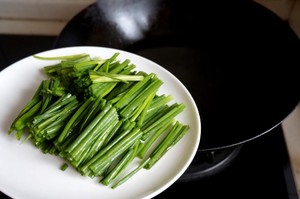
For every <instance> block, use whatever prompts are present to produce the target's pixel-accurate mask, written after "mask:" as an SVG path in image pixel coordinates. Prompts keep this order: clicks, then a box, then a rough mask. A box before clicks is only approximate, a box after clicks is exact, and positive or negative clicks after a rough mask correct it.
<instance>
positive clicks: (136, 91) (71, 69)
mask: <svg viewBox="0 0 300 199" xmlns="http://www.w3.org/2000/svg"><path fill="white" fill-rule="evenodd" d="M118 55H119V53H115V54H113V55H112V56H111V57H110V58H108V59H102V58H99V57H96V58H92V57H91V56H90V55H89V54H86V53H82V54H74V55H70V56H60V57H40V56H34V57H35V58H37V59H42V60H58V63H57V64H54V65H48V66H45V67H43V71H44V73H45V74H46V75H47V77H48V78H47V79H45V80H43V81H42V82H41V84H40V85H39V87H38V89H37V90H36V92H35V94H34V96H33V97H32V99H31V100H30V101H29V102H28V103H27V104H26V105H25V106H24V108H23V109H22V110H21V111H20V112H19V114H18V116H17V117H16V118H15V120H14V121H13V122H12V124H11V127H10V129H9V130H8V134H11V133H12V132H16V139H18V140H20V139H21V137H22V135H23V134H24V132H26V134H27V137H26V139H25V140H30V141H32V143H33V144H34V145H35V146H36V147H37V148H39V149H40V150H41V151H42V152H43V153H49V154H53V155H58V156H60V157H62V158H63V159H64V160H65V161H66V163H65V164H64V165H62V167H61V169H62V170H65V169H66V168H67V167H68V165H69V164H70V165H72V166H73V167H74V168H75V169H76V170H77V171H78V172H80V174H81V175H84V176H89V177H99V178H100V182H101V183H102V184H104V185H110V184H111V183H113V185H112V188H115V187H117V186H119V185H120V184H122V183H124V182H125V181H126V180H128V179H129V178H130V177H131V176H132V175H134V174H135V173H136V172H137V171H139V170H140V169H142V168H145V169H150V168H151V167H152V166H153V165H155V163H156V162H157V161H158V160H159V159H160V158H161V157H162V156H163V155H164V154H165V153H166V152H167V151H168V150H169V149H171V148H172V147H173V146H174V145H175V144H176V143H177V142H178V141H179V140H180V139H181V138H182V137H183V136H184V135H185V134H186V133H187V132H188V130H189V126H188V125H185V124H182V123H181V122H179V121H177V120H176V116H177V115H178V114H179V113H181V112H182V111H183V110H184V109H185V105H184V104H182V103H180V104H179V103H172V104H170V102H171V100H172V99H173V97H172V96H171V95H165V94H163V95H158V94H157V91H158V90H159V88H160V86H161V85H162V84H163V82H162V80H160V79H159V78H158V77H157V75H156V74H154V73H150V74H147V73H145V72H143V71H135V68H136V66H135V65H134V64H132V63H131V62H130V60H128V59H126V60H124V61H120V60H118V59H117V57H118ZM135 158H137V159H139V160H140V161H139V162H140V163H139V165H138V166H137V167H136V168H135V169H133V170H132V171H131V172H129V173H124V172H125V171H124V170H125V169H126V168H127V167H128V165H129V164H130V163H132V162H133V160H134V159H135ZM120 175H122V176H123V178H121V179H120V180H118V181H116V178H117V177H118V176H119V178H120Z"/></svg>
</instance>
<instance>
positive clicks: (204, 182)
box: [0, 35, 298, 199]
mask: <svg viewBox="0 0 300 199" xmlns="http://www.w3.org/2000/svg"><path fill="white" fill-rule="evenodd" d="M54 41H55V37H45V36H13V35H0V69H1V70H2V69H3V68H5V67H7V66H9V65H10V64H12V63H13V62H15V61H17V60H19V59H22V58H24V57H26V56H29V55H32V54H34V53H37V52H40V51H44V50H49V49H51V48H52V46H53V42H54ZM193 164H195V163H192V165H193ZM180 179H181V178H180ZM180 179H179V180H178V181H177V182H175V183H174V184H173V185H171V186H170V187H169V188H168V189H167V190H165V191H164V192H162V193H161V194H159V195H158V196H157V197H155V198H171V197H173V196H178V194H181V195H182V194H184V195H186V194H187V195H188V197H189V198H199V197H200V198H220V197H228V198H232V199H234V198H245V196H247V197H251V198H271V197H276V198H281V199H296V198H298V195H297V190H296V186H295V182H294V178H293V175H292V172H291V167H290V162H289V156H288V152H287V148H286V144H285V141H284V137H283V132H282V128H281V126H280V125H279V126H278V127H276V128H275V129H273V130H272V131H270V132H269V133H267V134H265V135H263V136H260V137H258V138H256V139H254V140H252V141H249V142H247V143H245V144H243V145H242V146H241V150H240V152H239V154H238V155H237V156H236V158H234V159H233V160H232V162H231V163H230V164H229V165H227V166H226V167H224V168H223V169H222V170H220V171H218V172H217V173H213V174H211V175H209V176H206V177H202V178H201V179H198V180H191V181H182V182H181V181H180ZM16 180H17V179H16ZM0 197H1V198H9V197H7V196H5V195H4V194H1V192H0Z"/></svg>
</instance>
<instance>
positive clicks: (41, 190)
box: [0, 46, 201, 199]
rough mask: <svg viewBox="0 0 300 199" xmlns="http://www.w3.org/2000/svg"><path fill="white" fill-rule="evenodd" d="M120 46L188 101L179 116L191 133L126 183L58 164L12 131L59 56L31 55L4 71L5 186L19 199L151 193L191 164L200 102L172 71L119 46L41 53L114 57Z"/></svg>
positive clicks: (1, 141) (0, 116)
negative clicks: (110, 182)
mask: <svg viewBox="0 0 300 199" xmlns="http://www.w3.org/2000/svg"><path fill="white" fill-rule="evenodd" d="M115 52H120V55H119V56H118V59H119V60H124V59H130V60H131V63H134V64H135V65H136V70H142V71H145V72H148V73H149V72H154V73H156V74H157V76H158V77H159V78H160V79H162V80H163V82H164V84H163V85H162V86H161V88H160V90H159V92H158V93H165V94H171V95H172V96H173V97H174V99H173V101H172V102H183V103H184V104H185V105H186V109H185V110H184V111H183V112H182V113H180V114H179V115H178V117H177V119H178V120H179V121H181V122H182V123H184V124H188V125H190V130H189V131H188V133H187V134H186V135H185V136H184V137H183V139H182V140H180V141H179V142H178V143H177V144H176V145H175V146H174V147H173V148H172V149H171V150H169V151H168V152H167V154H166V155H165V156H164V157H163V158H162V159H161V160H159V161H158V162H157V164H156V165H155V166H154V167H152V168H151V169H150V170H146V169H142V170H140V171H139V172H138V173H136V174H135V175H134V176H133V177H131V178H130V179H129V180H128V181H126V182H125V183H124V184H122V185H120V186H119V187H117V188H116V189H111V188H110V187H108V186H104V185H102V184H101V183H99V182H98V180H99V179H96V178H95V179H91V178H89V177H85V176H81V175H80V174H79V173H78V172H76V171H75V169H73V168H72V167H69V168H68V169H67V170H66V171H61V170H60V169H59V168H60V166H61V165H62V164H63V163H64V161H63V160H62V159H61V158H60V157H57V156H54V155H50V154H43V153H42V152H41V151H40V150H38V149H37V148H35V147H34V146H33V145H32V144H31V143H30V142H25V143H23V144H21V141H18V140H16V139H15V135H14V134H11V135H8V134H7V131H8V129H9V127H10V124H11V123H12V121H13V119H14V118H15V117H16V116H17V114H18V113H19V111H20V110H21V108H23V106H24V105H25V104H26V103H27V102H28V101H29V100H30V99H31V97H32V96H33V94H34V92H35V91H36V89H37V86H38V85H39V84H40V82H41V81H42V80H43V79H45V78H46V76H45V75H43V73H42V72H41V68H42V67H44V66H46V65H51V64H52V62H53V63H57V61H43V60H38V59H35V58H33V57H32V56H29V57H27V58H24V59H22V60H20V61H18V62H16V63H14V64H12V65H11V66H9V67H7V68H6V69H4V70H3V71H1V72H0V93H1V98H0V104H1V109H0V131H1V133H0V160H1V163H0V191H2V192H3V193H5V194H6V195H8V196H10V197H12V198H14V199H41V198H43V199H66V198H72V199H77V198H78V199H82V198H89V199H93V198H97V199H99V198H122V199H126V198H128V199H133V198H152V197H155V196H156V195H158V194H159V193H161V192H163V191H164V190H166V189H167V188H168V187H169V186H170V185H172V184H173V183H174V182H175V181H176V180H177V179H178V178H179V177H180V176H181V175H182V174H183V173H184V171H185V170H186V169H187V168H188V166H189V165H190V164H191V162H192V159H193V158H194V156H195V154H196V151H197V148H198V145H199V143H200V137H201V124H200V116H199V112H198V109H197V106H196V104H195V102H194V100H193V98H192V96H191V94H190V93H189V92H188V90H187V89H186V88H185V86H184V85H183V84H182V83H181V82H180V81H179V80H178V79H177V78H176V77H175V76H174V75H172V74H171V73H170V72H169V71H167V70H166V69H164V68H163V67H161V66H159V65H158V64H156V63H154V62H152V61H150V60H148V59H145V58H143V57H141V56H138V55H135V54H132V53H129V52H125V51H122V50H118V49H111V48H103V47H92V46H81V47H67V48H60V49H54V50H49V51H45V52H41V53H39V54H38V55H40V56H63V55H71V54H77V53H88V54H90V55H92V56H100V57H101V58H109V57H111V56H112V55H113V53H115Z"/></svg>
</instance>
